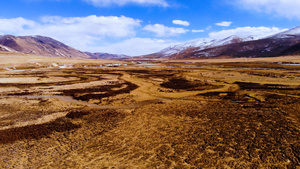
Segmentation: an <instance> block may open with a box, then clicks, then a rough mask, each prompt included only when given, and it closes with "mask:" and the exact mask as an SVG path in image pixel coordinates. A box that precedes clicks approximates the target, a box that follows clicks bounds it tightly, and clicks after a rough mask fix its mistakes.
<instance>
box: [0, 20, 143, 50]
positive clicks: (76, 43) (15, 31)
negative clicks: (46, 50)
mask: <svg viewBox="0 0 300 169" xmlns="http://www.w3.org/2000/svg"><path fill="white" fill-rule="evenodd" d="M140 22H141V21H140V20H136V19H132V18H129V17H125V16H121V17H116V16H95V15H91V16H87V17H70V18H63V17H53V16H50V17H44V18H42V22H40V23H37V22H35V21H31V20H27V19H24V18H14V19H0V25H1V26H0V34H12V35H17V36H20V35H42V36H49V37H52V38H54V39H56V40H59V41H61V42H63V43H66V44H67V45H70V46H72V47H74V48H77V49H79V50H88V49H90V46H93V45H97V44H98V43H99V41H100V40H103V39H105V38H128V37H134V36H135V34H136V30H135V29H136V28H137V27H139V26H140Z"/></svg>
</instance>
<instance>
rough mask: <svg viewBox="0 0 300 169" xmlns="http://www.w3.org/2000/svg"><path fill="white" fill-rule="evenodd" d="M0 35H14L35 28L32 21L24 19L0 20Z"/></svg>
mask: <svg viewBox="0 0 300 169" xmlns="http://www.w3.org/2000/svg"><path fill="white" fill-rule="evenodd" d="M0 25H1V26H0V33H1V34H15V33H16V32H24V31H26V30H30V29H32V28H35V27H36V26H37V23H35V22H34V21H31V20H28V19H24V18H21V17H19V18H13V19H1V18H0Z"/></svg>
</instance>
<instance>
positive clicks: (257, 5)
mask: <svg viewBox="0 0 300 169" xmlns="http://www.w3.org/2000/svg"><path fill="white" fill-rule="evenodd" d="M0 6H1V10H0V35H4V34H12V35H16V36H23V35H42V36H49V37H52V38H54V39H56V40H59V41H61V42H63V43H65V44H67V45H70V46H72V47H74V48H77V49H79V50H82V51H90V52H108V53H116V54H127V55H132V56H135V55H142V54H149V53H152V52H157V51H159V50H161V49H163V48H165V47H168V46H169V45H173V44H176V43H181V42H185V41H189V40H194V39H198V38H213V39H218V38H225V37H227V36H230V35H233V34H236V35H239V36H250V35H259V36H266V35H271V34H274V33H277V32H280V31H284V30H286V29H290V28H293V27H297V26H299V25H300V22H299V21H300V10H299V9H298V8H299V6H300V1H295V0H1V1H0Z"/></svg>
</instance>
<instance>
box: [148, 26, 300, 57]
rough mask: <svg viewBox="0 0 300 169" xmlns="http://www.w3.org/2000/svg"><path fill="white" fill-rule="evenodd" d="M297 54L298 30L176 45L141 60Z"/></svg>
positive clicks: (298, 28) (299, 28)
mask: <svg viewBox="0 0 300 169" xmlns="http://www.w3.org/2000/svg"><path fill="white" fill-rule="evenodd" d="M299 53H300V27H296V28H293V29H290V30H287V31H283V32H281V33H278V34H275V35H272V36H267V37H258V36H249V37H239V36H236V35H233V36H229V37H227V38H224V39H198V40H194V41H190V42H186V43H183V44H177V45H175V46H171V47H169V48H166V49H164V50H162V51H160V52H158V53H155V54H151V55H147V56H144V57H143V58H149V59H150V58H168V59H186V58H192V59H198V58H207V57H210V58H211V57H220V56H226V57H273V56H282V55H289V54H299Z"/></svg>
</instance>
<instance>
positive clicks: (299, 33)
mask: <svg viewBox="0 0 300 169" xmlns="http://www.w3.org/2000/svg"><path fill="white" fill-rule="evenodd" d="M295 36H300V26H298V27H296V28H293V29H290V30H287V31H284V32H281V33H278V34H276V35H273V36H270V37H269V38H275V39H276V38H291V37H295Z"/></svg>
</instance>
